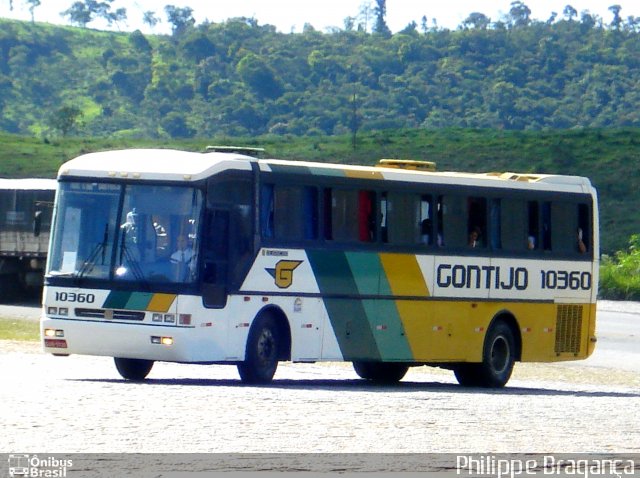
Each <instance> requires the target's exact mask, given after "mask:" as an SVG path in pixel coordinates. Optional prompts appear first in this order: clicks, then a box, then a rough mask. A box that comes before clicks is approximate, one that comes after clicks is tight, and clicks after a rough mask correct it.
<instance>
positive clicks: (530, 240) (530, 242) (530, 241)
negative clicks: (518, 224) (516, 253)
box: [527, 234, 536, 251]
mask: <svg viewBox="0 0 640 478" xmlns="http://www.w3.org/2000/svg"><path fill="white" fill-rule="evenodd" d="M535 248H536V237H535V236H534V235H533V234H529V235H528V236H527V249H529V250H530V251H532V250H534V249H535Z"/></svg>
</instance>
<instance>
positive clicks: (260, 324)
mask: <svg viewBox="0 0 640 478" xmlns="http://www.w3.org/2000/svg"><path fill="white" fill-rule="evenodd" d="M279 346H280V335H279V330H278V326H277V324H276V322H275V320H274V319H273V318H272V317H270V316H268V315H265V316H262V317H258V318H257V319H256V320H255V322H254V324H253V326H252V327H251V331H250V332H249V338H248V339H247V349H246V352H245V359H244V362H240V363H239V364H238V372H239V373H240V378H241V379H242V381H243V382H244V383H251V384H265V383H269V382H271V380H272V379H273V376H274V374H275V373H276V369H277V368H278V357H279V356H280V354H279Z"/></svg>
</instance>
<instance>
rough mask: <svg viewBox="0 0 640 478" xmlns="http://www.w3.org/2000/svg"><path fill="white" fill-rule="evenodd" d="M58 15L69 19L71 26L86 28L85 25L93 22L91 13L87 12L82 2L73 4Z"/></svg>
mask: <svg viewBox="0 0 640 478" xmlns="http://www.w3.org/2000/svg"><path fill="white" fill-rule="evenodd" d="M60 15H61V16H63V17H69V22H71V24H73V25H78V26H81V27H86V26H87V24H88V23H89V22H91V20H93V15H92V13H91V11H89V9H88V8H87V6H86V5H85V4H84V3H83V2H74V3H73V5H71V6H70V7H69V8H68V9H67V10H65V11H64V12H62V13H60Z"/></svg>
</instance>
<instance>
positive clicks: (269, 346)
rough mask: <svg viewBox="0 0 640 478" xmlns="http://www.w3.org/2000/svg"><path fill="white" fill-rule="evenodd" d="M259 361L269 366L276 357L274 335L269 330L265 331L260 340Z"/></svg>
mask: <svg viewBox="0 0 640 478" xmlns="http://www.w3.org/2000/svg"><path fill="white" fill-rule="evenodd" d="M257 352H258V359H259V360H260V361H261V362H262V363H263V364H269V363H271V362H273V361H274V360H275V357H276V341H275V338H274V336H273V333H272V332H271V330H269V329H264V330H263V331H262V334H260V338H259V339H258V350H257Z"/></svg>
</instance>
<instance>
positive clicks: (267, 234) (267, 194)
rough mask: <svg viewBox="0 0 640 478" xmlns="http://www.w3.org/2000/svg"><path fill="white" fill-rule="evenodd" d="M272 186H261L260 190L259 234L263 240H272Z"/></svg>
mask: <svg viewBox="0 0 640 478" xmlns="http://www.w3.org/2000/svg"><path fill="white" fill-rule="evenodd" d="M273 196H274V194H273V184H263V185H262V186H261V188H260V232H261V234H262V237H263V238H273V235H274V227H273V210H274V205H273V202H274V197H273Z"/></svg>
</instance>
